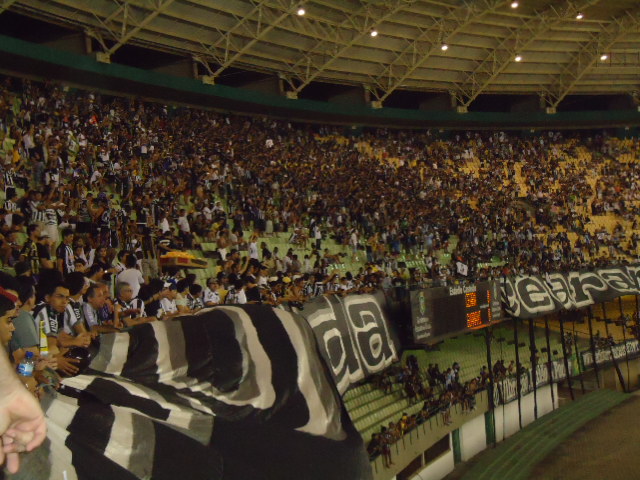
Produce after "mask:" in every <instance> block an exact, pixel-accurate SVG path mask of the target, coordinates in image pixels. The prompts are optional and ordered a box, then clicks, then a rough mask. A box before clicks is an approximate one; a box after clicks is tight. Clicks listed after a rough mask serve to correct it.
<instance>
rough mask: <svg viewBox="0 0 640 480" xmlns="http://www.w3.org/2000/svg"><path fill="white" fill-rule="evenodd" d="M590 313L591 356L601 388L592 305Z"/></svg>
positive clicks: (597, 382) (597, 381)
mask: <svg viewBox="0 0 640 480" xmlns="http://www.w3.org/2000/svg"><path fill="white" fill-rule="evenodd" d="M588 308H589V310H588V312H589V314H588V320H589V342H590V343H591V356H592V358H593V371H594V373H595V374H596V384H597V385H598V388H600V372H599V371H598V362H597V361H596V360H597V359H596V342H595V341H594V340H593V312H592V311H591V307H588Z"/></svg>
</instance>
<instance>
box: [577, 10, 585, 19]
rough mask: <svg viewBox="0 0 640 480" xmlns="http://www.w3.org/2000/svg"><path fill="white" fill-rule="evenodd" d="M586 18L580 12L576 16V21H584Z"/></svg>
mask: <svg viewBox="0 0 640 480" xmlns="http://www.w3.org/2000/svg"><path fill="white" fill-rule="evenodd" d="M583 18H584V15H583V14H582V12H578V14H577V15H576V20H582V19H583Z"/></svg>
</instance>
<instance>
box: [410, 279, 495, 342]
mask: <svg viewBox="0 0 640 480" xmlns="http://www.w3.org/2000/svg"><path fill="white" fill-rule="evenodd" d="M410 300H411V321H412V326H413V341H414V342H415V343H432V342H434V341H439V340H442V339H444V338H447V337H450V336H453V335H456V334H458V333H463V332H465V331H470V330H475V329H478V328H483V327H486V326H488V325H491V324H493V323H496V322H499V321H501V320H503V318H504V317H503V314H502V305H501V303H500V285H499V283H498V282H495V281H487V282H479V283H476V284H473V285H464V286H457V285H456V286H452V287H436V288H428V289H422V290H415V291H412V292H411V298H410Z"/></svg>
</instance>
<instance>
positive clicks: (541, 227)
mask: <svg viewBox="0 0 640 480" xmlns="http://www.w3.org/2000/svg"><path fill="white" fill-rule="evenodd" d="M0 127H1V128H0V132H1V135H2V137H1V138H0V140H1V143H0V147H1V148H0V158H2V162H1V163H2V169H3V171H2V186H3V191H4V203H3V212H2V219H3V220H2V224H1V226H0V233H1V235H0V261H1V262H2V266H3V273H2V274H1V275H0V309H1V310H2V312H0V313H2V314H3V316H2V319H1V320H2V321H1V322H0V326H1V327H2V332H1V333H2V336H1V338H2V340H3V343H4V344H5V345H6V346H8V348H9V351H10V352H11V353H12V360H13V362H14V364H15V366H16V367H17V366H19V365H21V364H22V363H24V362H25V359H31V358H32V357H33V358H34V359H35V360H34V372H35V373H34V375H33V376H32V377H29V379H28V381H27V382H26V383H27V385H28V387H29V388H30V390H31V391H33V392H34V394H36V395H41V392H42V390H45V389H48V388H59V386H60V381H61V380H60V378H61V377H64V376H69V375H74V374H76V373H78V371H79V370H81V368H82V367H83V365H86V363H87V354H86V353H83V351H85V350H86V349H89V351H90V350H91V348H92V347H94V346H95V343H96V339H97V338H99V336H100V335H101V334H103V333H109V332H115V331H122V330H126V329H131V328H135V327H136V325H139V324H141V323H147V322H154V321H163V320H170V319H172V318H174V317H176V316H179V315H181V314H184V313H189V312H195V311H198V310H200V309H202V308H206V307H212V306H216V305H219V304H245V303H266V304H270V305H273V306H278V305H282V304H286V305H288V306H292V307H297V308H304V303H305V302H306V301H307V300H309V299H310V298H312V297H316V296H319V295H346V294H349V293H369V292H373V291H375V290H378V289H380V288H383V289H390V288H393V287H396V288H405V287H410V286H411V285H447V284H451V283H455V282H463V281H474V280H481V279H489V278H498V277H500V276H501V275H510V274H515V273H541V272H552V271H568V270H575V269H581V268H588V267H595V266H602V265H611V264H623V263H627V262H631V261H634V260H635V259H636V257H637V251H638V233H637V227H638V225H637V221H636V220H635V216H636V214H637V211H638V204H639V202H640V198H639V197H638V191H639V190H638V182H640V172H639V171H638V166H637V165H638V164H637V163H635V161H634V160H635V158H636V157H635V155H636V153H637V150H638V148H639V144H638V142H637V141H622V140H619V139H616V138H609V137H607V136H606V135H604V134H600V135H595V134H594V135H591V136H588V135H583V136H575V137H574V136H567V135H566V134H564V133H562V134H561V133H558V132H544V133H542V134H540V135H538V136H532V137H531V138H529V139H521V138H516V137H514V136H512V135H507V134H505V133H504V132H496V133H476V132H463V133H458V134H453V135H452V136H451V138H448V139H444V138H443V137H442V136H441V135H440V132H430V131H426V132H403V131H393V130H386V129H376V130H371V131H368V132H365V133H363V134H362V135H360V136H357V137H352V138H351V137H350V138H347V137H344V136H342V135H340V134H339V133H338V130H337V129H336V128H334V127H319V126H310V125H296V124H292V123H290V122H287V121H281V120H274V119H271V118H262V117H260V118H257V117H255V118H249V117H240V116H234V115H227V114H220V113H214V112H210V111H204V110H199V109H195V108H174V107H171V106H166V105H162V104H159V103H149V102H143V101H140V100H137V99H133V98H123V97H114V96H107V95H102V94H99V93H95V92H94V93H91V92H88V91H83V90H76V89H72V88H69V87H66V86H63V85H60V84H56V83H50V82H45V83H38V82H33V81H30V80H24V79H17V78H11V77H5V78H3V80H2V91H1V95H0ZM623 155H626V157H624V158H625V161H618V159H619V158H620V157H621V156H623ZM205 245H209V246H212V247H211V248H203V247H204V246H205ZM203 258H204V260H202V259H203ZM176 259H181V260H185V262H187V264H189V265H191V268H183V267H181V266H180V265H184V263H180V262H179V261H175V262H174V261H172V260H176ZM198 262H199V263H198ZM410 262H413V263H412V265H414V266H413V267H408V264H409V263H410ZM203 263H204V265H206V268H205V269H204V270H202V269H201V267H202V265H203ZM345 264H348V265H350V266H351V267H352V268H350V269H348V270H349V271H347V269H346V268H340V267H338V266H344V265H345ZM192 269H193V270H192ZM203 271H204V272H206V274H203V273H201V272H203ZM29 353H30V354H31V355H29ZM505 368H506V371H507V372H508V373H509V374H510V373H512V372H511V368H512V366H509V367H508V368H507V367H504V366H501V367H500V366H499V368H498V370H496V368H495V367H494V371H495V372H494V374H495V375H496V376H499V375H501V374H502V375H506V374H507V373H504V372H503V371H502V370H501V369H505ZM483 372H484V373H482V372H481V375H480V376H479V377H478V378H474V379H471V380H469V381H468V382H464V383H462V382H460V381H459V378H458V374H457V371H456V366H455V365H453V366H452V367H451V369H448V370H447V371H446V372H443V373H440V372H439V371H437V369H430V371H428V372H421V371H420V370H419V368H417V366H415V365H413V364H409V365H408V366H407V367H406V368H404V369H401V371H400V372H398V375H397V377H395V378H394V379H393V380H391V379H389V378H387V379H386V380H385V379H382V380H381V388H385V389H389V392H391V391H392V390H393V389H394V385H398V384H399V385H401V389H402V390H403V392H404V395H405V396H406V398H409V399H410V400H411V402H412V403H416V404H417V403H418V402H424V406H423V408H422V409H421V410H420V412H418V413H415V414H413V415H406V418H405V416H403V417H402V418H401V419H399V421H398V422H394V423H393V425H389V426H388V428H387V429H386V430H383V431H381V432H380V433H376V436H375V437H374V441H373V442H372V445H373V446H371V448H370V453H371V454H372V455H378V454H382V455H384V456H385V462H386V463H387V464H389V463H390V462H391V458H390V457H389V456H387V450H388V449H387V448H386V447H385V445H387V446H388V445H389V443H390V442H391V443H392V442H393V441H395V440H394V439H397V438H400V437H399V436H401V435H402V434H403V432H405V431H408V430H410V429H411V428H412V427H411V426H412V425H416V424H419V423H420V422H422V421H424V420H425V419H427V418H429V417H430V416H433V415H435V414H436V413H437V412H440V413H441V414H442V419H443V421H444V422H445V423H446V422H448V421H450V420H449V419H448V416H447V415H448V413H447V412H448V409H449V408H450V406H451V405H453V404H454V403H461V404H462V405H464V408H465V409H467V410H470V409H472V408H473V396H474V393H475V392H476V391H477V390H478V389H481V388H484V386H485V383H486V381H487V378H488V372H487V370H486V369H483ZM386 375H391V373H387V374H386Z"/></svg>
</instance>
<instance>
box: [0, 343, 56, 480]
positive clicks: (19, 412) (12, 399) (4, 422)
mask: <svg viewBox="0 0 640 480" xmlns="http://www.w3.org/2000/svg"><path fill="white" fill-rule="evenodd" d="M46 433H47V424H46V422H45V419H44V413H43V412H42V409H41V408H40V404H39V403H38V401H37V400H36V398H35V397H34V396H33V395H32V394H31V393H30V392H29V391H28V390H27V389H26V388H25V386H24V385H22V383H21V382H20V380H19V379H18V377H17V375H16V373H15V372H14V371H13V367H12V365H11V363H9V359H8V356H7V354H6V352H5V350H4V348H3V347H0V436H1V437H2V442H1V443H0V465H1V464H3V463H4V461H5V460H6V462H7V469H8V470H9V472H11V473H16V472H17V471H18V468H19V467H20V457H19V453H20V452H24V451H31V450H33V449H34V448H36V447H37V446H39V445H40V444H41V443H42V442H43V440H44V439H45V436H46Z"/></svg>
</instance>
